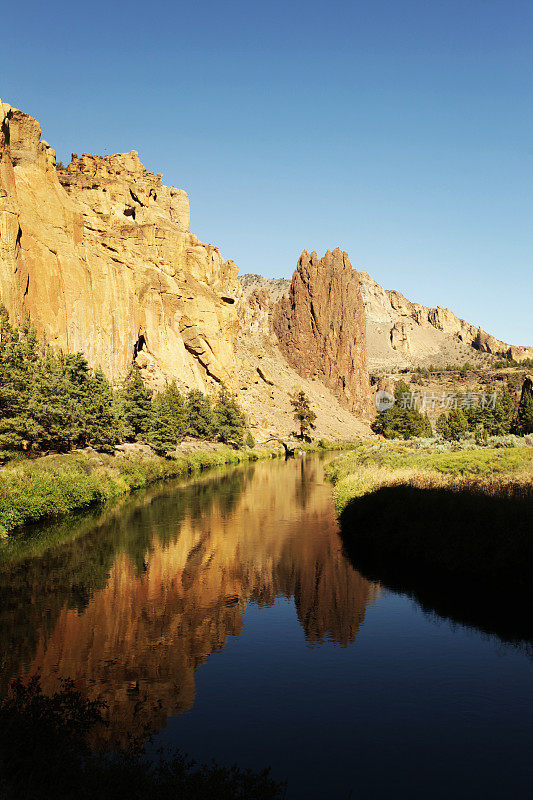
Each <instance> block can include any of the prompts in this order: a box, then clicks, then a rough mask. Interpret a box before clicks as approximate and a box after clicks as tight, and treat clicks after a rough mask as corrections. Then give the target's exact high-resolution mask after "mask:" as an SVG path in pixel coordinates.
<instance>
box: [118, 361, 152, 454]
mask: <svg viewBox="0 0 533 800" xmlns="http://www.w3.org/2000/svg"><path fill="white" fill-rule="evenodd" d="M121 411H122V418H123V420H124V435H125V437H126V439H128V440H129V441H134V440H139V441H144V440H145V439H146V437H147V434H148V432H149V430H150V429H151V427H152V392H151V390H150V389H148V387H146V386H145V385H144V381H143V378H142V374H141V370H140V369H139V367H138V366H137V364H133V366H132V367H131V369H130V371H129V373H128V376H127V378H126V380H125V382H124V388H123V390H122V409H121Z"/></svg>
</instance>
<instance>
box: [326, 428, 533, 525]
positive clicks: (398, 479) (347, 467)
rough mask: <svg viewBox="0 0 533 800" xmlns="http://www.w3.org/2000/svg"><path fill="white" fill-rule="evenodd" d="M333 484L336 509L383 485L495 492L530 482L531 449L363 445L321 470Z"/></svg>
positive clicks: (526, 486)
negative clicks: (432, 449) (455, 448)
mask: <svg viewBox="0 0 533 800" xmlns="http://www.w3.org/2000/svg"><path fill="white" fill-rule="evenodd" d="M326 472H327V474H328V477H329V478H330V480H331V481H332V483H333V484H334V496H335V503H336V506H337V510H338V511H339V512H341V511H342V510H343V508H344V507H345V506H346V505H347V503H348V502H349V501H350V500H352V499H354V498H357V497H362V496H363V495H366V494H368V493H370V492H374V491H376V490H377V489H380V488H382V487H385V486H401V485H408V486H414V487H417V488H419V489H429V488H432V489H435V488H448V489H452V488H454V489H456V490H457V489H462V488H464V489H473V488H476V489H477V490H478V491H484V492H486V493H487V494H492V495H498V494H501V493H505V492H507V491H509V489H510V488H511V487H512V490H513V491H518V492H520V490H521V489H522V490H523V491H524V492H525V493H528V492H529V491H531V486H532V484H533V447H531V446H526V445H524V446H517V447H500V448H485V447H480V448H478V449H471V450H459V451H455V452H454V451H450V452H444V453H442V452H434V451H431V449H429V448H427V449H421V450H418V449H415V448H414V447H410V446H409V445H407V444H396V443H390V442H378V443H371V444H368V443H365V444H360V445H358V446H356V447H355V448H354V450H353V452H351V453H350V454H349V455H347V456H344V457H341V458H338V459H335V461H333V462H332V463H331V464H329V465H328V466H327V468H326Z"/></svg>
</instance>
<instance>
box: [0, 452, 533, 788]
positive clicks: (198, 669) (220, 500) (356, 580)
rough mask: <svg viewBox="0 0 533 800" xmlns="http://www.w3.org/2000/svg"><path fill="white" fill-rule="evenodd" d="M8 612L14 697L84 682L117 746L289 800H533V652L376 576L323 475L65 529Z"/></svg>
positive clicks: (307, 462) (256, 479)
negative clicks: (142, 745)
mask: <svg viewBox="0 0 533 800" xmlns="http://www.w3.org/2000/svg"><path fill="white" fill-rule="evenodd" d="M52 540H53V542H54V545H53V546H47V545H49V544H50V542H51V541H52ZM34 541H35V540H34ZM448 591H449V593H450V597H452V596H453V591H454V588H453V583H451V585H450V586H449V587H448ZM497 591H498V587H497V586H495V592H497ZM0 602H1V607H0V665H1V668H2V674H1V679H0V690H1V691H2V692H5V690H6V687H7V686H8V685H9V683H10V681H11V679H12V678H13V677H15V676H17V675H21V676H25V677H27V676H28V675H30V674H33V673H34V672H36V671H37V670H40V672H41V675H42V684H43V686H44V687H45V689H47V690H52V689H54V688H56V687H57V685H58V681H59V679H60V678H61V677H67V676H69V677H72V678H73V679H74V680H75V682H76V684H77V686H78V687H79V688H81V689H83V690H84V691H86V692H87V693H88V694H89V695H91V696H96V695H101V696H103V697H104V698H105V700H106V701H107V703H108V705H109V720H110V728H109V736H111V737H113V738H114V739H116V740H118V741H122V742H125V741H126V740H127V737H128V736H129V735H130V734H133V735H135V736H140V735H141V734H142V732H143V730H145V729H148V728H150V729H151V730H153V731H156V732H157V733H156V743H157V744H161V743H163V744H172V745H176V746H179V747H180V748H182V749H184V750H185V751H187V752H188V753H189V754H190V755H191V756H193V757H195V758H197V759H200V760H209V759H211V758H216V759H217V760H218V761H222V762H228V763H234V762H236V763H238V764H239V765H240V766H242V767H246V766H249V767H253V768H261V767H263V766H266V765H268V764H270V765H272V769H273V773H274V776H275V777H277V778H280V779H285V778H288V781H289V784H288V797H289V798H348V797H353V798H355V797H358V796H361V797H365V798H368V797H370V798H381V797H421V798H434V797H438V798H440V797H453V798H456V797H461V798H462V797H464V798H478V797H479V798H488V797H514V798H516V797H530V796H531V794H532V792H533V758H532V744H533V716H532V711H533V660H532V658H531V652H530V651H531V646H530V645H531V643H528V641H527V640H526V641H522V642H518V643H517V644H508V643H505V642H504V641H503V640H502V639H501V638H500V637H498V636H497V635H491V636H488V635H486V634H483V633H482V632H481V631H480V630H478V629H477V628H476V627H474V626H472V627H463V626H460V625H456V624H454V623H452V622H451V621H450V620H448V619H442V618H440V617H437V616H436V615H432V614H427V613H424V611H423V610H422V609H421V608H420V606H419V605H418V604H417V603H416V602H415V601H414V600H412V599H410V598H409V597H407V596H405V595H403V594H402V593H401V592H396V591H394V592H393V591H390V590H386V589H384V588H382V587H381V586H380V584H379V583H374V582H370V581H369V580H367V579H366V578H365V577H363V576H362V575H361V574H360V573H359V572H358V571H357V570H356V569H355V568H354V566H353V565H352V563H351V562H350V561H349V560H348V558H347V557H346V556H345V555H344V553H343V548H342V542H341V540H340V538H339V534H338V529H337V524H336V520H335V513H334V508H333V504H332V498H331V489H330V486H329V485H328V484H327V482H325V481H324V477H323V471H322V464H321V462H320V460H319V458H318V457H308V458H306V459H303V460H301V461H289V462H287V463H283V462H279V461H278V462H268V463H259V464H257V465H253V466H250V467H246V468H242V469H238V470H234V471H231V472H230V471H228V472H226V473H223V474H211V475H207V476H204V477H203V478H202V479H200V480H198V481H196V482H194V483H191V484H188V485H182V486H178V485H175V486H171V485H166V486H164V487H163V488H161V487H159V488H157V489H153V490H151V491H147V492H146V493H144V494H143V495H142V496H139V497H137V498H133V499H130V500H129V501H126V502H125V503H123V504H122V505H121V506H120V507H117V508H115V509H111V510H110V509H108V510H106V511H104V512H99V513H95V514H94V515H93V516H92V517H90V518H88V517H84V518H80V519H79V520H75V519H73V520H70V521H68V522H67V523H65V524H63V525H62V526H58V527H56V528H54V529H49V530H48V531H47V532H45V533H44V534H43V536H42V538H41V540H39V543H38V544H37V545H34V544H32V545H29V544H28V546H27V547H25V546H24V545H21V547H20V548H19V550H18V552H17V553H15V554H11V556H10V557H9V559H5V560H4V562H3V563H2V564H1V565H0ZM509 613H512V610H511V611H510V612H509ZM465 617H467V618H468V614H465ZM480 627H482V626H480Z"/></svg>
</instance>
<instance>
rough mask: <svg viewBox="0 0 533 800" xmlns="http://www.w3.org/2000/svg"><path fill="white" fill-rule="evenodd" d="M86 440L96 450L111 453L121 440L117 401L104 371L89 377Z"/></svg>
mask: <svg viewBox="0 0 533 800" xmlns="http://www.w3.org/2000/svg"><path fill="white" fill-rule="evenodd" d="M84 417H85V419H84V438H85V442H86V444H88V445H90V446H91V447H94V448H95V449H96V450H103V451H104V452H111V451H112V450H113V448H114V446H115V445H116V443H117V442H118V441H119V440H120V436H121V432H122V431H121V421H120V418H119V408H118V404H117V400H116V398H115V395H114V393H113V390H112V388H111V385H110V384H109V381H108V380H107V378H106V377H105V375H104V373H103V372H102V370H100V369H97V370H96V372H95V373H94V374H93V375H91V376H90V377H89V380H88V381H87V387H86V391H85V395H84Z"/></svg>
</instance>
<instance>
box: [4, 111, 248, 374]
mask: <svg viewBox="0 0 533 800" xmlns="http://www.w3.org/2000/svg"><path fill="white" fill-rule="evenodd" d="M0 131H1V133H0V294H1V299H2V301H3V302H4V304H5V305H6V306H7V308H8V310H9V311H10V314H11V315H12V317H13V318H14V319H17V320H20V319H21V318H22V317H23V316H25V315H28V314H29V315H30V317H31V319H32V321H33V322H34V324H35V325H36V326H37V328H38V329H39V330H40V331H43V332H44V333H45V334H46V335H47V337H48V339H49V340H50V342H51V343H52V344H54V345H57V346H60V347H61V348H63V349H65V350H69V351H74V350H83V351H84V352H85V353H86V355H87V357H88V359H89V361H90V363H91V364H93V365H95V366H96V365H100V366H101V367H102V368H103V369H104V371H105V372H106V373H107V375H108V376H109V377H110V378H111V379H112V380H114V381H118V380H119V379H121V378H122V377H123V375H124V374H125V373H126V371H127V369H128V368H129V366H130V364H131V362H132V360H133V359H134V358H136V359H137V360H138V362H139V364H140V366H141V367H143V368H144V370H145V375H146V377H147V380H148V382H149V383H151V384H152V385H154V386H159V385H161V384H163V383H164V381H165V380H167V379H176V380H177V381H178V383H179V385H180V386H182V388H191V387H197V388H200V389H203V390H206V389H208V388H209V386H210V385H211V384H213V385H214V384H216V383H217V382H220V381H225V382H226V383H228V384H229V385H231V384H232V383H234V382H235V375H236V361H235V353H234V347H233V343H234V339H235V336H236V334H237V331H238V319H237V314H236V310H235V305H234V304H235V291H236V289H237V284H236V278H237V268H236V266H235V264H234V263H233V262H232V261H225V260H224V259H223V258H222V256H221V255H220V253H219V251H218V250H217V248H216V247H212V246H211V245H205V244H202V242H200V241H198V239H197V238H196V237H195V236H194V234H192V233H190V232H189V203H188V199H187V195H186V194H185V192H183V191H181V190H179V189H174V188H173V187H167V186H164V185H163V182H162V178H161V175H155V174H153V173H150V172H147V170H146V169H145V168H144V167H143V165H142V164H141V162H140V160H139V157H138V155H137V153H136V152H135V151H132V152H131V153H123V154H118V155H114V156H106V157H98V156H91V155H86V154H85V155H83V156H81V157H80V158H78V157H77V156H76V155H73V157H72V161H71V163H70V164H69V165H68V167H67V168H66V169H65V168H63V169H56V160H55V153H54V151H53V150H52V148H51V147H50V146H49V145H48V144H47V143H46V142H44V141H41V130H40V126H39V123H38V122H37V121H36V120H35V119H33V118H32V117H30V116H29V115H27V114H24V113H23V112H21V111H19V110H17V109H15V108H11V107H10V106H8V105H6V104H2V103H0Z"/></svg>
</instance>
